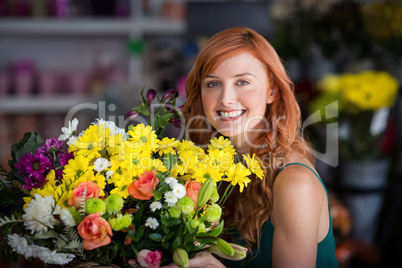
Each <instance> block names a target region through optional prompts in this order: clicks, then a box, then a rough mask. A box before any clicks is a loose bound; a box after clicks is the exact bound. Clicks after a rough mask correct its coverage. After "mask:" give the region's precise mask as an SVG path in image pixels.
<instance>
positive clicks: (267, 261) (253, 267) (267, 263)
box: [222, 163, 338, 268]
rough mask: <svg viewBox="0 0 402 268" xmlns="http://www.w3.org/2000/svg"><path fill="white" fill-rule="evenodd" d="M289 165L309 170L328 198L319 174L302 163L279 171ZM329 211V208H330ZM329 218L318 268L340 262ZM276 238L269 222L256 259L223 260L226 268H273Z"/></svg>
mask: <svg viewBox="0 0 402 268" xmlns="http://www.w3.org/2000/svg"><path fill="white" fill-rule="evenodd" d="M289 165H302V166H305V167H307V168H309V169H310V170H311V171H312V172H313V173H314V174H315V175H316V176H317V178H318V179H319V180H320V182H321V184H322V186H323V187H324V189H325V192H326V194H327V197H328V192H327V189H326V188H325V186H324V183H323V182H322V181H321V178H320V177H319V176H318V174H317V173H316V172H315V171H314V170H313V169H311V168H310V167H309V166H307V165H305V164H302V163H289V164H287V165H285V166H283V167H282V168H281V169H280V170H279V171H278V174H279V172H281V170H282V169H283V168H285V167H286V166H289ZM328 209H329V207H328ZM329 218H330V225H329V230H328V234H327V236H326V237H325V238H324V239H323V240H322V241H321V242H319V243H318V245H317V260H316V267H317V268H337V267H338V262H337V260H336V257H335V238H334V234H333V231H332V216H331V213H329ZM273 236H274V226H273V225H272V222H271V220H268V221H267V222H266V223H265V225H264V227H263V230H262V234H261V244H260V249H259V250H257V249H255V250H254V252H253V253H254V257H253V258H251V256H249V258H246V259H245V260H242V261H229V260H223V261H222V262H223V264H224V265H225V266H226V267H229V268H237V267H239V268H240V267H242V268H259V267H264V268H269V267H272V239H273Z"/></svg>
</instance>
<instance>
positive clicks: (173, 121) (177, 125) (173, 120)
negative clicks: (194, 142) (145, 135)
mask: <svg viewBox="0 0 402 268" xmlns="http://www.w3.org/2000/svg"><path fill="white" fill-rule="evenodd" d="M170 123H172V125H173V126H175V127H177V128H181V126H182V124H181V120H179V119H176V118H173V119H172V120H170Z"/></svg>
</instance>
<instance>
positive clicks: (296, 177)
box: [273, 164, 322, 198]
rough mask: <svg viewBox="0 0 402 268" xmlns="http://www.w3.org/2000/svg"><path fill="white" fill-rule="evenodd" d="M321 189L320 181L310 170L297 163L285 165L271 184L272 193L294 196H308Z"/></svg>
mask: <svg viewBox="0 0 402 268" xmlns="http://www.w3.org/2000/svg"><path fill="white" fill-rule="evenodd" d="M311 168H312V167H311ZM313 170H314V169H313ZM321 189H322V185H321V182H320V181H319V180H318V178H317V176H316V175H315V174H314V173H313V172H312V170H310V169H309V168H307V167H306V166H303V165H297V164H296V165H288V166H286V167H285V168H284V169H283V170H282V171H281V172H280V173H279V174H278V175H277V177H276V179H275V181H274V185H273V193H274V195H278V194H280V195H283V194H286V195H290V197H292V196H294V197H295V198H296V197H300V195H303V196H306V197H308V196H309V194H311V193H316V192H317V191H318V192H320V191H321Z"/></svg>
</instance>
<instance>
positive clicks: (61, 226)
mask: <svg viewBox="0 0 402 268" xmlns="http://www.w3.org/2000/svg"><path fill="white" fill-rule="evenodd" d="M141 95H142V94H141ZM155 95H156V92H155V91H153V90H149V91H148V92H147V95H146V98H145V97H143V102H142V103H140V106H139V107H136V108H134V109H133V111H132V112H130V113H129V114H127V116H128V118H129V119H131V120H133V119H134V117H135V116H138V115H143V116H145V117H150V116H151V113H150V107H151V103H152V101H153V100H154V98H155ZM174 98H175V94H173V93H172V92H168V93H167V94H165V95H164V97H162V98H161V99H158V109H156V113H155V114H158V116H155V115H152V117H153V118H152V119H151V121H152V122H153V123H154V125H155V122H157V124H156V125H155V127H154V129H153V128H152V127H151V126H149V125H148V126H146V125H145V124H143V123H138V124H136V125H130V126H129V127H128V129H127V131H126V130H125V129H123V128H119V127H118V126H117V125H116V124H115V123H114V122H112V121H105V120H103V119H97V120H96V121H95V122H93V123H92V124H91V125H89V126H88V127H87V128H86V129H85V130H84V131H82V132H81V133H80V134H78V132H77V126H78V120H77V119H73V120H72V121H70V122H69V125H68V127H64V128H62V132H63V133H62V134H61V135H60V136H59V137H57V138H52V139H47V140H44V139H43V138H42V137H41V136H40V134H39V133H26V134H25V135H24V137H23V139H22V140H21V141H20V142H19V143H18V144H15V145H13V146H12V149H11V151H12V153H11V156H12V160H10V161H9V165H10V167H11V171H9V172H7V171H6V170H5V169H4V168H2V170H1V171H2V173H3V175H4V176H5V180H4V181H0V187H1V188H0V191H1V192H2V196H1V199H0V204H2V205H7V206H9V207H10V208H12V211H13V213H12V214H11V215H5V216H3V217H2V218H0V227H1V229H2V232H3V239H2V241H1V242H0V243H1V244H0V247H1V248H2V254H3V256H5V257H9V258H12V257H14V258H15V257H17V256H18V255H22V256H24V257H25V258H27V259H29V260H33V259H35V258H38V259H40V260H41V261H43V262H44V263H47V264H56V265H66V264H71V263H74V262H77V261H79V262H85V261H96V262H98V263H101V264H105V265H109V264H116V265H119V266H135V265H137V264H139V265H140V266H141V267H159V265H160V264H168V263H171V262H174V263H176V264H177V265H178V266H180V267H188V259H189V258H191V257H192V256H193V255H194V254H195V253H196V252H198V251H200V250H210V251H211V252H213V253H215V254H217V255H219V256H220V257H223V258H230V259H234V260H240V259H243V258H245V256H246V249H245V248H244V247H241V246H239V245H235V244H231V243H228V242H226V241H225V240H223V239H221V238H220V237H219V235H220V234H221V232H222V231H223V230H224V222H223V220H222V205H223V204H224V202H225V200H226V199H227V198H228V196H229V195H230V193H231V191H233V189H234V188H235V186H236V185H238V186H240V187H239V189H240V191H242V190H243V188H244V187H246V186H247V184H248V183H249V182H250V179H249V178H248V176H249V175H250V174H251V173H255V174H256V176H257V177H258V178H260V179H263V171H262V169H261V166H260V165H259V162H258V161H257V159H255V158H254V156H249V155H244V159H245V161H246V163H247V164H245V165H243V163H240V162H239V163H234V156H235V153H236V152H235V149H234V147H233V146H232V144H231V142H230V141H229V140H227V139H225V138H223V137H219V138H214V139H213V140H211V141H210V144H209V146H208V149H207V150H206V151H204V150H203V149H201V148H200V147H197V146H195V145H194V144H193V143H192V142H191V141H188V140H181V141H179V140H176V139H175V138H167V137H165V138H161V137H160V136H159V137H158V135H161V134H162V132H163V128H164V126H166V124H167V123H168V122H169V121H171V120H173V119H177V118H178V116H179V115H180V109H177V110H175V111H173V110H172V109H169V108H167V106H169V105H174ZM164 104H169V105H164ZM166 114H168V116H165V115H166ZM155 129H157V130H158V133H159V134H157V133H156V131H155ZM246 166H247V167H246ZM224 181H226V182H228V183H222V182H224ZM223 186H225V187H227V188H226V189H225V191H223V192H224V194H223V195H222V196H219V194H218V190H219V187H223Z"/></svg>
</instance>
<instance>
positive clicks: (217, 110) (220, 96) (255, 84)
mask: <svg viewBox="0 0 402 268" xmlns="http://www.w3.org/2000/svg"><path fill="white" fill-rule="evenodd" d="M201 98H202V105H203V109H204V113H205V116H206V117H207V119H208V121H209V122H210V123H211V124H212V126H213V127H214V128H215V129H217V130H218V131H219V132H220V133H222V134H223V135H224V136H228V137H232V138H233V139H232V140H233V143H234V144H235V146H236V145H237V146H236V147H237V148H238V149H239V148H244V147H247V146H248V147H249V146H250V141H251V140H252V138H253V137H255V136H256V135H258V133H259V132H261V131H258V130H257V129H261V128H263V127H260V126H259V124H261V122H262V120H264V119H263V118H264V114H265V110H266V107H267V103H272V101H273V100H274V96H273V94H272V92H271V89H270V88H269V83H268V76H267V72H266V68H265V66H264V64H262V63H261V62H260V61H259V60H258V59H256V58H255V57H254V56H253V55H251V54H250V53H249V52H242V53H240V54H237V55H235V56H233V57H230V58H228V59H226V60H224V61H222V62H221V63H220V64H219V65H218V67H217V68H216V69H215V70H213V71H212V72H211V73H209V74H207V76H206V77H205V79H204V80H203V81H202V84H201ZM242 142H243V143H242ZM247 144H248V145H247Z"/></svg>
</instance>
